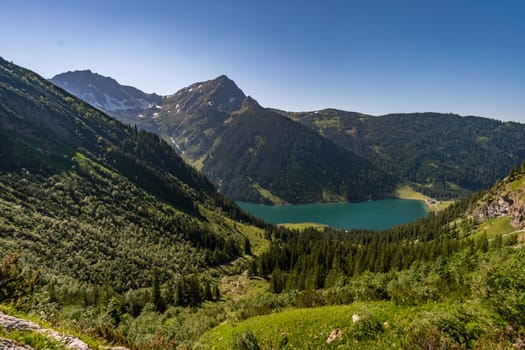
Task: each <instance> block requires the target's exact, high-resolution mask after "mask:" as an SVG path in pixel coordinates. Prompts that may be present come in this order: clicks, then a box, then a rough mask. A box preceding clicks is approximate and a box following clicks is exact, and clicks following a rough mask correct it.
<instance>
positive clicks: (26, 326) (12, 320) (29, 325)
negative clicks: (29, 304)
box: [0, 311, 129, 350]
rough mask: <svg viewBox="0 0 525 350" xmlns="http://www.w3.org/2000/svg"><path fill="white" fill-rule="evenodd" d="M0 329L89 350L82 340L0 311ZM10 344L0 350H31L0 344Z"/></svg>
mask: <svg viewBox="0 0 525 350" xmlns="http://www.w3.org/2000/svg"><path fill="white" fill-rule="evenodd" d="M0 327H2V328H5V329H7V330H17V331H32V332H36V333H40V334H42V335H44V336H45V337H47V338H48V339H51V340H54V341H56V342H59V343H62V344H64V345H65V346H66V348H68V349H72V350H89V346H88V345H87V344H86V343H84V342H83V341H82V340H80V339H79V338H77V337H74V336H71V335H68V334H64V333H61V332H57V331H56V330H54V329H49V328H43V327H40V325H38V324H36V323H34V322H31V321H27V320H24V319H21V318H18V317H13V316H9V315H6V314H4V313H3V312H1V311H0ZM4 341H5V342H6V344H8V343H12V344H13V346H14V347H7V345H6V347H3V343H0V349H31V348H30V347H23V346H20V345H16V343H13V342H11V341H9V340H5V339H4V340H2V342H4ZM108 349H112V350H116V349H118V350H129V349H127V348H124V347H118V348H108Z"/></svg>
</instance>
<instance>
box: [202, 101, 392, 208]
mask: <svg viewBox="0 0 525 350" xmlns="http://www.w3.org/2000/svg"><path fill="white" fill-rule="evenodd" d="M202 171H203V172H204V173H206V174H207V175H208V176H209V178H210V179H211V180H212V181H213V180H215V182H217V183H220V184H221V190H222V191H223V192H224V193H225V194H227V195H229V196H231V197H232V198H236V199H239V200H243V201H250V202H256V201H258V199H259V198H260V196H261V195H264V192H262V191H261V190H260V188H259V187H262V188H264V189H268V190H269V191H270V192H271V193H272V194H273V195H274V196H276V197H277V198H280V199H282V200H284V201H286V202H290V203H303V202H307V203H311V202H327V201H359V200H368V199H376V198H385V197H389V196H392V193H393V191H394V181H393V180H392V179H391V178H389V177H387V176H385V174H384V173H382V172H381V171H379V170H378V169H376V168H375V167H374V166H373V165H372V164H371V163H369V162H368V161H366V160H365V159H362V158H360V157H357V156H355V155H353V154H352V153H349V152H347V151H345V150H344V149H343V148H342V147H339V146H337V145H335V144H333V143H332V142H330V141H328V140H327V139H325V138H322V137H320V136H319V135H316V134H315V133H312V132H311V131H310V130H308V129H307V128H306V127H304V126H302V125H300V124H298V123H295V122H293V121H291V120H289V119H287V118H283V117H282V116H280V115H277V114H275V113H272V112H268V111H267V110H265V109H263V108H261V107H260V106H259V105H258V104H257V102H255V101H254V100H251V99H250V98H248V99H247V100H246V101H245V102H244V103H243V105H242V107H241V110H240V111H239V112H236V113H235V115H234V116H233V117H232V120H231V121H230V123H229V125H228V127H227V128H225V130H224V131H223V132H222V134H221V136H220V140H218V141H217V142H216V143H215V145H214V147H213V148H212V149H211V150H210V152H209V156H208V157H207V158H206V159H205V160H204V162H203V167H202Z"/></svg>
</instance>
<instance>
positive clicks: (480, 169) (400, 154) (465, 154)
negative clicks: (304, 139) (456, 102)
mask: <svg viewBox="0 0 525 350" xmlns="http://www.w3.org/2000/svg"><path fill="white" fill-rule="evenodd" d="M279 112H280V113H282V114H284V115H286V116H289V117H291V118H292V119H294V120H296V121H298V122H301V123H302V124H304V125H306V126H308V127H309V128H311V129H312V130H316V131H317V132H319V133H320V134H321V135H323V136H325V137H327V138H328V139H330V140H332V141H334V142H335V143H337V144H339V145H341V146H343V147H344V148H346V149H347V150H349V151H352V152H355V153H356V154H357V155H359V156H362V157H364V158H366V159H368V160H369V161H370V162H371V163H373V164H374V165H376V166H377V167H378V168H380V169H382V170H383V171H385V172H387V173H388V174H390V175H392V176H395V177H398V178H401V179H405V180H407V181H410V182H412V186H413V187H415V188H416V189H417V190H418V191H421V192H423V193H425V194H427V195H430V196H432V197H437V198H450V197H453V198H454V197H459V196H464V195H466V194H467V193H469V192H472V191H476V190H481V189H485V188H488V187H490V186H491V185H492V184H493V183H494V182H495V181H496V180H498V179H501V178H503V177H504V176H506V174H507V173H508V172H509V171H510V170H511V169H512V168H513V167H515V166H516V165H518V164H519V163H520V162H521V161H522V160H523V159H525V125H524V124H520V123H515V122H501V121H497V120H493V119H487V118H480V117H461V116H459V115H455V114H441V113H411V114H388V115H384V116H379V117H374V116H370V115H364V114H360V113H355V112H345V111H339V110H335V109H326V110H320V111H316V112H302V113H289V112H281V111H279Z"/></svg>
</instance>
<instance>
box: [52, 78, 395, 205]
mask: <svg viewBox="0 0 525 350" xmlns="http://www.w3.org/2000/svg"><path fill="white" fill-rule="evenodd" d="M60 76H61V77H63V78H64V79H67V78H68V77H70V76H69V75H66V76H63V75H60ZM64 79H63V80H61V81H60V82H61V83H62V85H64V84H65V85H66V88H68V87H69V86H71V84H73V83H74V82H75V81H72V82H66V81H65V80H64ZM52 81H57V80H56V79H55V78H54V79H53V80H52ZM57 82H58V81H57ZM100 89H101V88H100ZM100 89H99V90H100ZM71 91H72V92H73V93H76V92H75V90H71ZM77 96H79V97H81V98H84V97H83V96H84V95H82V94H79V95H77ZM86 101H87V102H89V99H87V100H86ZM115 117H117V118H119V116H118V115H115ZM131 122H132V123H133V124H135V125H137V126H138V127H139V128H144V129H147V130H153V131H154V132H156V133H157V134H159V135H160V136H161V137H162V138H163V139H165V140H166V141H167V142H168V143H170V144H171V145H172V146H173V147H174V148H175V149H176V150H177V152H178V153H179V154H180V155H182V156H183V157H184V158H185V159H187V160H188V161H190V162H191V163H192V164H194V165H195V166H196V167H197V168H199V169H201V170H202V171H203V173H204V174H205V175H207V176H208V177H209V178H210V180H211V181H212V182H213V183H215V184H216V185H217V186H218V187H219V189H220V190H221V191H222V192H223V193H224V194H226V195H228V196H230V197H232V198H234V199H236V200H244V201H251V202H265V203H286V202H288V203H307V202H325V201H361V200H368V199H372V198H385V197H389V196H392V195H393V192H394V190H395V184H396V180H395V179H394V178H392V177H390V176H386V175H385V174H384V173H383V172H382V171H380V170H378V169H377V168H376V167H375V166H374V165H372V164H371V163H370V162H369V161H367V160H365V159H363V158H361V157H358V156H356V155H355V154H354V153H353V152H349V151H347V150H345V149H343V148H342V147H340V146H338V145H336V144H334V143H333V142H331V141H329V140H327V139H324V138H322V137H321V136H320V135H318V134H317V133H316V132H314V131H312V130H309V129H308V128H305V127H304V126H302V125H300V124H299V123H295V122H292V121H291V120H290V119H288V118H286V117H283V116H281V115H279V114H277V113H273V112H271V111H268V110H265V109H263V108H261V107H260V106H259V105H258V104H257V102H255V100H253V99H251V98H249V97H246V95H245V94H244V93H243V92H242V91H241V90H240V89H239V88H238V87H237V85H236V84H235V83H234V82H233V81H232V80H230V79H229V78H228V77H226V76H224V75H222V76H220V77H217V78H216V79H213V80H209V81H205V82H199V83H195V84H192V85H190V86H188V87H186V88H184V89H182V90H179V91H178V92H177V93H175V94H173V95H170V96H166V97H165V98H164V99H163V101H162V103H161V104H160V105H159V106H156V107H154V108H153V107H152V108H149V109H146V110H144V111H143V113H142V114H141V118H139V119H137V120H135V121H131Z"/></svg>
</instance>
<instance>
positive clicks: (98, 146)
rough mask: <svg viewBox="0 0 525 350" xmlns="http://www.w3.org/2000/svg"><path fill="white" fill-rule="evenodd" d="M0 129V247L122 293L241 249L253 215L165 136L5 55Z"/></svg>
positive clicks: (0, 72)
mask: <svg viewBox="0 0 525 350" xmlns="http://www.w3.org/2000/svg"><path fill="white" fill-rule="evenodd" d="M0 139H1V140H2V142H1V143H0V249H1V251H2V253H3V254H7V253H9V252H17V253H19V254H20V255H21V256H23V258H24V259H25V260H26V261H27V262H28V263H29V264H30V265H31V266H39V267H41V268H42V269H43V271H44V272H45V275H46V276H48V277H50V276H53V275H55V276H67V277H71V278H73V279H75V280H78V281H82V282H85V283H94V284H97V285H109V286H111V287H112V288H114V289H115V290H119V291H123V290H127V289H130V288H137V287H144V286H149V285H150V284H151V276H152V271H154V270H155V269H158V270H159V271H160V275H161V276H160V278H161V280H165V279H167V278H169V277H170V276H174V275H177V274H181V273H183V272H189V271H196V270H198V269H200V268H203V267H206V266H211V265H216V264H219V263H223V262H226V261H230V260H232V259H234V258H235V257H237V256H239V255H241V254H243V253H244V252H243V249H242V248H241V247H246V244H245V242H246V240H247V237H246V235H244V233H243V232H242V228H243V227H245V226H244V225H242V224H239V225H236V228H235V229H234V228H233V225H234V222H233V220H232V218H234V219H238V220H244V221H245V222H255V221H254V220H253V219H252V218H250V217H249V216H248V215H247V214H244V213H243V212H241V211H240V210H239V208H238V207H237V206H235V205H234V204H232V203H231V202H230V201H229V200H227V199H225V198H224V197H222V196H221V195H218V194H217V192H216V190H215V188H214V186H213V185H212V184H211V183H210V182H209V181H208V180H207V179H206V178H205V177H204V176H203V175H202V174H200V173H199V172H197V171H196V170H194V169H192V168H191V167H189V166H187V165H186V163H185V162H184V161H183V160H182V159H181V158H180V157H179V156H178V155H177V154H176V153H175V151H174V150H173V149H172V148H171V147H170V146H169V145H168V144H167V143H166V142H164V141H161V140H160V139H159V138H158V137H157V136H156V135H153V134H149V133H146V132H143V131H137V130H136V128H132V127H126V126H124V125H122V124H121V123H120V122H118V121H116V120H114V119H112V118H110V117H109V116H107V115H104V114H103V113H101V112H100V111H98V110H96V109H94V108H92V107H91V106H89V105H88V104H86V103H85V102H83V101H81V100H79V99H78V98H76V97H73V96H71V95H69V94H68V93H66V92H65V91H64V90H62V89H60V88H57V87H56V86H54V85H53V84H51V83H49V82H48V81H46V80H45V79H43V78H41V77H40V76H38V75H36V74H35V73H32V72H30V71H28V70H25V69H23V68H21V67H18V66H16V65H14V64H11V63H9V62H7V61H4V60H0ZM212 212H215V214H213V215H212V214H211V213H212ZM228 216H229V217H228Z"/></svg>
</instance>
